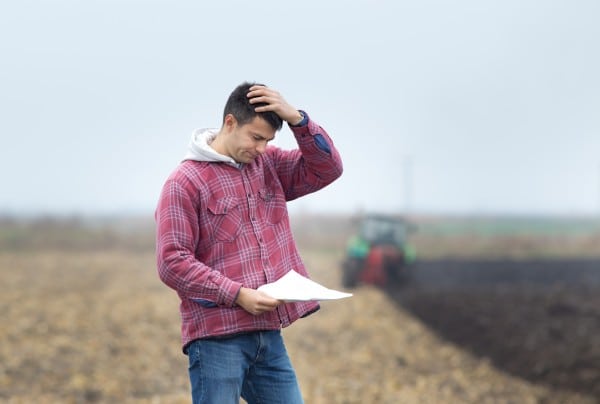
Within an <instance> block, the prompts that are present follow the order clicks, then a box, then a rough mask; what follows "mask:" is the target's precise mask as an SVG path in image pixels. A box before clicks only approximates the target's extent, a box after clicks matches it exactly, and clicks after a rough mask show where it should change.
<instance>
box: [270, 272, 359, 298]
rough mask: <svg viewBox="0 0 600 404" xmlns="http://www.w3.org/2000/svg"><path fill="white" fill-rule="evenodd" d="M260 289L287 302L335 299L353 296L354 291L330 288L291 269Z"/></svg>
mask: <svg viewBox="0 0 600 404" xmlns="http://www.w3.org/2000/svg"><path fill="white" fill-rule="evenodd" d="M258 290H260V291H262V292H264V293H266V294H267V295H269V296H271V297H272V298H274V299H278V300H285V301H286V302H302V301H308V300H334V299H343V298H345V297H350V296H352V293H345V292H340V291H338V290H333V289H328V288H326V287H325V286H323V285H320V284H318V283H317V282H315V281H312V280H310V279H308V278H306V277H304V276H302V275H300V274H299V273H298V272H296V271H294V270H291V271H289V272H288V273H287V274H285V275H284V276H283V277H281V278H280V279H279V280H277V281H275V282H272V283H267V284H266V285H262V286H260V287H259V288H258Z"/></svg>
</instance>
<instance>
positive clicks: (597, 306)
mask: <svg viewBox="0 0 600 404" xmlns="http://www.w3.org/2000/svg"><path fill="white" fill-rule="evenodd" d="M409 274H410V280H409V281H407V282H406V283H404V284H403V285H399V286H398V285H397V286H394V287H389V288H388V289H387V293H388V296H389V297H390V298H391V299H392V300H393V301H395V302H396V303H397V304H398V305H400V306H401V307H402V308H404V309H406V310H408V311H409V312H411V313H413V315H415V316H416V317H417V318H419V319H420V320H421V321H422V322H423V323H425V324H426V325H427V326H428V327H430V328H431V329H432V330H433V331H435V332H436V333H437V334H438V335H439V336H440V337H442V338H443V339H445V340H448V341H451V342H452V343H454V344H456V345H458V346H460V347H461V348H463V349H466V350H468V351H470V352H472V353H473V354H475V355H476V356H478V357H482V358H487V359H489V360H490V361H491V362H492V364H493V365H494V366H495V367H497V368H499V369H500V370H503V371H506V372H509V373H510V374H512V375H514V376H516V377H519V378H523V379H525V380H528V381H531V382H533V383H535V384H542V385H547V386H550V387H552V388H553V389H558V390H569V391H573V392H578V393H581V394H584V395H588V396H592V397H600V337H599V335H600V260H593V259H585V260H582V259H568V260H520V261H513V260H435V261H421V262H419V263H418V264H417V265H415V266H414V267H413V268H411V269H410V273H409Z"/></svg>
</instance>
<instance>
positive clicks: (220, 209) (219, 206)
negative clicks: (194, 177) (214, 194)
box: [208, 196, 240, 215]
mask: <svg viewBox="0 0 600 404" xmlns="http://www.w3.org/2000/svg"><path fill="white" fill-rule="evenodd" d="M239 204H240V201H239V199H238V198H236V197H235V196H224V197H223V198H218V199H217V198H213V199H211V200H210V201H208V210H210V211H211V212H212V214H213V215H226V214H227V213H228V212H231V211H232V210H234V209H235V208H236V207H237V206H238V205H239Z"/></svg>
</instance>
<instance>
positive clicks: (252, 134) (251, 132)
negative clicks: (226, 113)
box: [225, 116, 275, 163]
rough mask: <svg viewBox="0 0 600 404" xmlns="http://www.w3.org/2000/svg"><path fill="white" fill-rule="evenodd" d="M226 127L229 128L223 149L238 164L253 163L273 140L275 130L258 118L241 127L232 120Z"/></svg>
mask: <svg viewBox="0 0 600 404" xmlns="http://www.w3.org/2000/svg"><path fill="white" fill-rule="evenodd" d="M231 118H233V117H231ZM226 124H228V123H227V121H226ZM228 125H230V126H229V127H228V129H229V133H228V136H227V140H226V145H225V147H226V150H227V154H228V155H229V156H230V157H231V158H233V159H234V160H235V161H237V162H238V163H251V162H252V161H254V159H255V158H256V157H257V156H258V155H259V154H262V153H264V152H265V150H266V148H267V143H268V142H270V141H271V140H273V138H275V129H273V128H272V127H271V125H269V124H268V123H267V121H265V120H264V119H262V118H261V117H258V116H257V117H254V119H253V120H252V121H250V122H248V123H246V124H244V125H241V126H240V125H239V124H238V123H237V121H236V120H235V118H233V121H232V122H231V123H229V124H228Z"/></svg>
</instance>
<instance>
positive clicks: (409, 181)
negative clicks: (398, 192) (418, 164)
mask: <svg viewBox="0 0 600 404" xmlns="http://www.w3.org/2000/svg"><path fill="white" fill-rule="evenodd" d="M412 166H413V158H412V156H410V155H405V156H404V157H403V158H402V174H403V176H402V179H403V193H404V195H403V199H404V201H403V204H404V214H405V215H409V214H410V213H411V211H412V208H413V206H412V193H413V167H412Z"/></svg>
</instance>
